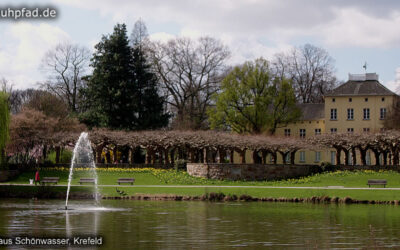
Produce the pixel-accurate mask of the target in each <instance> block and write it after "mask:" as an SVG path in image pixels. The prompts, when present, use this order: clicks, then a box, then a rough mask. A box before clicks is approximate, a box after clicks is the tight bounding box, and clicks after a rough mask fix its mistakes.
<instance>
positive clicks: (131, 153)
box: [128, 148, 135, 164]
mask: <svg viewBox="0 0 400 250" xmlns="http://www.w3.org/2000/svg"><path fill="white" fill-rule="evenodd" d="M128 161H129V164H134V163H135V149H134V148H129V155H128Z"/></svg>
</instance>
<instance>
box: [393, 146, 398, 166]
mask: <svg viewBox="0 0 400 250" xmlns="http://www.w3.org/2000/svg"><path fill="white" fill-rule="evenodd" d="M393 165H395V166H397V165H399V151H398V150H397V149H395V150H394V151H393Z"/></svg>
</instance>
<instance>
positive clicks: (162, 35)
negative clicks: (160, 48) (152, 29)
mask: <svg viewBox="0 0 400 250" xmlns="http://www.w3.org/2000/svg"><path fill="white" fill-rule="evenodd" d="M175 37H176V36H175V35H173V34H169V33H166V32H157V33H153V34H150V40H152V41H159V42H167V41H169V40H170V39H173V38H175Z"/></svg>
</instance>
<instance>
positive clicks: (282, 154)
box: [279, 151, 288, 164]
mask: <svg viewBox="0 0 400 250" xmlns="http://www.w3.org/2000/svg"><path fill="white" fill-rule="evenodd" d="M279 154H281V156H282V163H283V164H286V155H287V154H288V153H284V152H281V151H279Z"/></svg>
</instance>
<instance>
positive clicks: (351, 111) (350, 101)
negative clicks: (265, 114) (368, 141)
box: [246, 73, 398, 165]
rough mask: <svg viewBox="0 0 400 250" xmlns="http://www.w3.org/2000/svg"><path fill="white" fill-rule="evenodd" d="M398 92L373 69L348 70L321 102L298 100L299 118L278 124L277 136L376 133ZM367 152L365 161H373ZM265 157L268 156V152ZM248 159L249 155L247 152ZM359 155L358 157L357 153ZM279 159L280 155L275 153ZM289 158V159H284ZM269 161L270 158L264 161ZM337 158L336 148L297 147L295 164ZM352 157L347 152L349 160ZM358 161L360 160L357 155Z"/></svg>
mask: <svg viewBox="0 0 400 250" xmlns="http://www.w3.org/2000/svg"><path fill="white" fill-rule="evenodd" d="M397 97H398V96H397V95H396V94H395V93H393V92H392V91H390V90H389V89H387V88H386V87H385V86H383V85H382V84H381V83H379V81H378V75H377V74H376V73H366V74H357V75H353V74H349V80H348V81H347V82H346V83H344V84H342V85H340V86H339V87H337V88H335V89H333V90H332V91H331V92H329V93H327V94H326V95H325V96H324V103H319V104H311V103H310V104H308V103H307V104H299V107H300V109H301V110H302V113H303V116H302V118H301V119H300V120H299V121H297V122H295V123H292V124H289V125H287V126H286V127H282V128H278V129H277V131H276V135H277V136H288V137H299V138H308V137H311V136H314V135H318V134H322V133H346V132H348V133H375V132H379V131H380V130H382V129H383V120H384V119H385V117H386V114H387V112H388V110H389V109H390V107H391V106H392V105H393V103H394V101H395V99H396V98H397ZM371 154H372V153H371V152H367V164H375V160H374V157H371ZM268 157H271V156H270V155H269V156H268ZM246 158H247V159H246V160H247V162H251V155H250V154H246ZM357 158H359V157H357ZM277 160H278V163H282V159H281V158H280V155H279V154H278V159H277ZM287 160H289V159H287ZM268 161H270V162H271V163H272V159H267V162H268ZM341 161H342V162H344V154H342V159H341ZM322 162H330V163H331V164H335V162H336V150H334V149H332V150H327V149H321V150H316V151H309V150H303V151H302V150H300V151H298V152H297V153H296V157H295V163H296V164H321V163H322ZM351 162H352V159H351V155H349V163H347V164H349V165H350V164H351ZM357 162H358V163H359V162H361V161H360V159H357Z"/></svg>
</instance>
